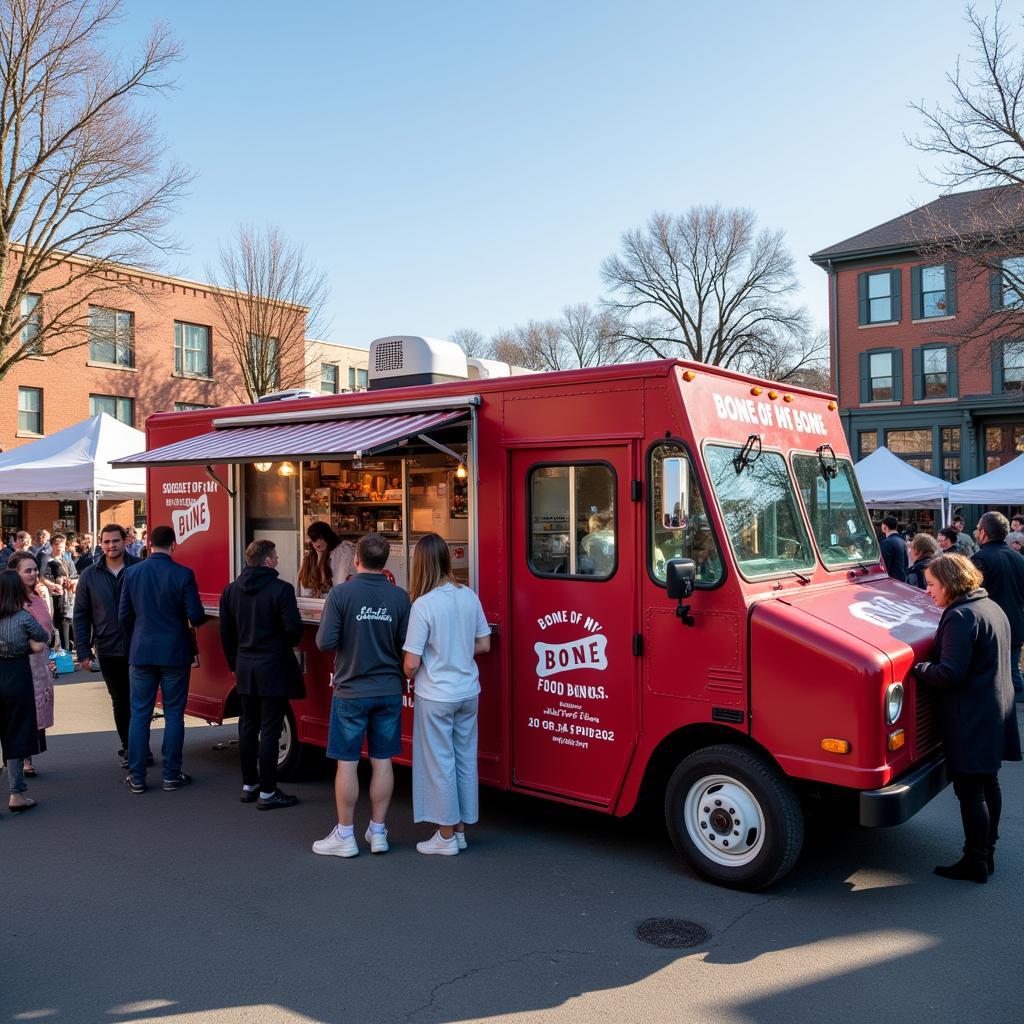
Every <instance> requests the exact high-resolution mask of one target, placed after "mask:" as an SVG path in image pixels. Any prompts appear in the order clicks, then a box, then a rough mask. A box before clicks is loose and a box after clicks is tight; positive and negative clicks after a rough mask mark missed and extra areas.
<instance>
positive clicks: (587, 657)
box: [533, 633, 608, 676]
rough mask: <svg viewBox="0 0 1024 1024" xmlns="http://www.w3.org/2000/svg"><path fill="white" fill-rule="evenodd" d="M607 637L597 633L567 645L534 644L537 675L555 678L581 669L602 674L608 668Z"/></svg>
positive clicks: (571, 641)
mask: <svg viewBox="0 0 1024 1024" xmlns="http://www.w3.org/2000/svg"><path fill="white" fill-rule="evenodd" d="M607 643H608V637H606V636H601V635H600V634H599V633H594V634H591V635H590V636H585V637H581V638H580V639H579V640H570V641H569V643H567V644H542V643H536V644H534V645H533V649H534V650H535V651H536V652H537V675H539V676H557V675H558V673H559V672H575V671H577V670H578V669H581V668H589V669H595V670H596V671H598V672H603V671H604V670H605V669H606V668H607V667H608V659H607V657H605V650H604V649H605V646H606V645H607Z"/></svg>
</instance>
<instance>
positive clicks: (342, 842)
mask: <svg viewBox="0 0 1024 1024" xmlns="http://www.w3.org/2000/svg"><path fill="white" fill-rule="evenodd" d="M384 843H385V846H386V845H387V840H386V839H385V840H384ZM313 852H314V853H320V854H323V855H324V856H325V857H357V856H358V855H359V845H358V843H356V837H355V836H354V835H351V836H346V837H345V838H344V839H342V838H341V836H339V835H338V830H337V828H332V829H331V831H330V833H329V834H328V835H326V836H325V837H324V838H323V839H318V840H317V841H316V842H315V843H314V844H313Z"/></svg>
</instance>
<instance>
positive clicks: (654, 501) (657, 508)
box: [650, 442, 722, 586]
mask: <svg viewBox="0 0 1024 1024" xmlns="http://www.w3.org/2000/svg"><path fill="white" fill-rule="evenodd" d="M650 462H651V469H650V481H651V491H650V497H651V508H650V516H651V573H652V575H653V576H654V578H655V579H656V580H657V581H658V582H659V583H664V582H665V563H666V562H668V560H669V559H670V558H692V559H693V561H694V563H695V565H696V567H697V586H701V585H702V584H703V585H704V586H710V585H714V584H715V583H718V582H719V580H721V578H722V556H721V555H720V554H719V551H718V544H717V542H716V541H715V535H714V533H713V532H712V530H711V520H710V519H709V518H708V514H707V509H706V508H705V507H704V499H703V498H702V497H701V493H700V489H699V488H698V486H697V474H696V473H694V472H693V466H692V465H691V463H690V457H689V456H688V455H687V454H686V451H685V449H684V448H682V446H680V445H678V444H675V443H673V442H666V443H664V444H658V445H655V446H654V448H652V449H651V455H650Z"/></svg>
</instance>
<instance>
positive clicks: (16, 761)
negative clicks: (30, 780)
mask: <svg viewBox="0 0 1024 1024" xmlns="http://www.w3.org/2000/svg"><path fill="white" fill-rule="evenodd" d="M7 774H8V776H10V780H11V792H12V793H24V792H25V790H26V789H28V786H26V785H25V759H24V758H23V757H12V758H11V759H10V761H8V762H7Z"/></svg>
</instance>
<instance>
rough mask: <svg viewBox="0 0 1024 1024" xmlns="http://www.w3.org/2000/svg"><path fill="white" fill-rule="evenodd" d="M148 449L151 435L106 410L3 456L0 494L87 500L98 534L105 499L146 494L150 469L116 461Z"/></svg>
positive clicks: (91, 523)
mask: <svg viewBox="0 0 1024 1024" xmlns="http://www.w3.org/2000/svg"><path fill="white" fill-rule="evenodd" d="M145 447H146V435H145V434H144V433H143V432H142V431H141V430H135V429H134V428H133V427H129V426H127V424H124V423H122V422H121V421H120V420H116V419H114V417H113V416H109V415H108V414H107V413H105V412H101V413H100V414H99V415H98V416H92V417H90V418H89V419H87V420H82V422H81V423H75V424H74V425H73V426H70V427H66V428H65V429H64V430H59V431H57V433H56V434H51V435H50V436H49V437H42V438H40V439H39V440H38V441H32V442H30V443H29V444H24V445H21V446H20V447H18V448H12V449H11V450H10V451H8V452H4V453H3V454H2V455H0V494H2V495H3V497H4V498H7V499H11V500H15V501H17V500H32V499H42V500H45V499H47V498H52V499H54V500H55V501H76V500H78V501H87V502H88V503H89V529H90V530H91V531H92V532H93V534H95V532H96V527H97V523H98V522H99V500H100V498H107V499H114V500H125V499H127V498H142V497H145V494H146V471H145V470H144V469H123V468H121V467H114V466H111V465H110V463H111V460H113V459H117V458H119V457H121V456H122V455H131V454H133V453H134V452H137V451H141V450H142V449H144V448H145Z"/></svg>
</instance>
